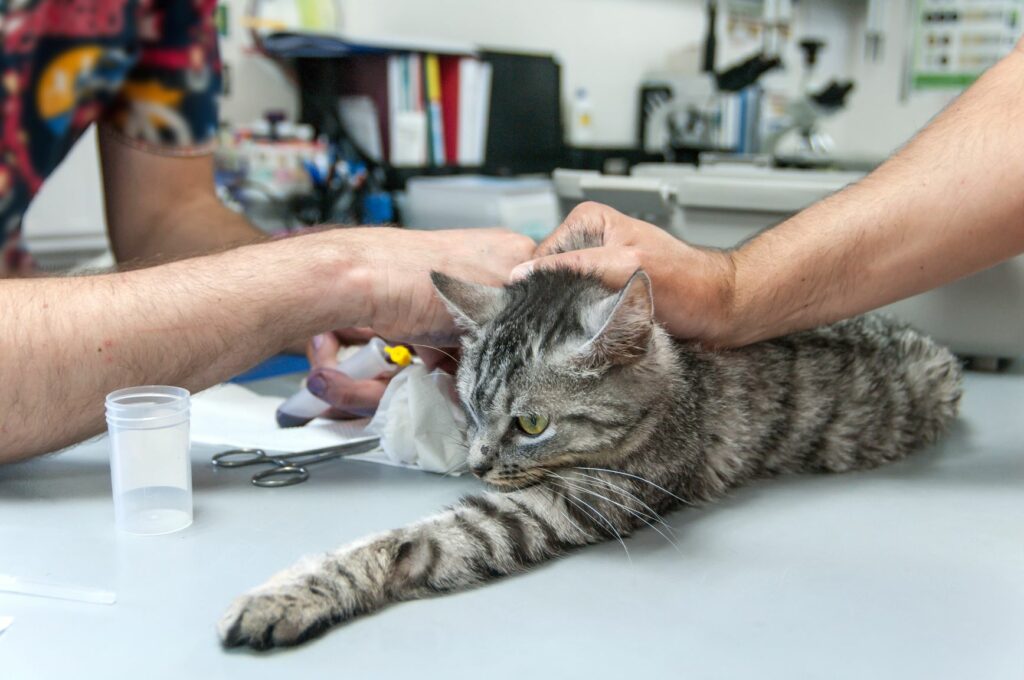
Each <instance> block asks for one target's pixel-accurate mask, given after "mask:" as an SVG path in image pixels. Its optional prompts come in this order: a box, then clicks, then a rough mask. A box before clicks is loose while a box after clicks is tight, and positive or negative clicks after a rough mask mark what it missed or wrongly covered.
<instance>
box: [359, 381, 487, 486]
mask: <svg viewBox="0 0 1024 680" xmlns="http://www.w3.org/2000/svg"><path fill="white" fill-rule="evenodd" d="M465 425H466V420H465V416H464V415H463V413H462V409H461V408H460V407H459V401H458V397H457V396H456V394H455V378H454V376H451V375H449V374H448V373H445V372H444V371H434V372H433V373H428V372H427V369H426V368H425V367H424V366H422V365H421V364H414V365H412V366H409V367H408V368H406V369H405V370H403V371H402V372H401V373H399V374H398V375H396V376H395V377H394V378H392V379H391V383H390V384H389V385H388V387H387V389H386V390H385V391H384V396H383V397H381V400H380V405H379V406H378V407H377V413H376V415H374V416H373V420H371V421H370V424H369V425H367V426H366V429H367V431H368V432H372V433H374V434H376V435H377V436H379V437H380V445H381V448H382V449H383V450H384V453H385V454H387V456H388V458H390V459H391V460H392V461H394V462H396V463H402V464H405V465H413V466H416V467H419V468H421V469H423V470H427V471H430V472H440V473H450V474H458V473H459V472H461V471H462V469H463V468H464V467H465V464H466V458H467V456H468V450H467V449H466V445H465V438H464V435H463V431H464V430H465Z"/></svg>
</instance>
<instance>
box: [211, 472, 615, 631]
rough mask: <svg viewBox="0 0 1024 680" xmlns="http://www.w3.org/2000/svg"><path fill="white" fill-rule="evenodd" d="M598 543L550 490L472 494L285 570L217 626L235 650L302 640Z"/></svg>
mask: <svg viewBox="0 0 1024 680" xmlns="http://www.w3.org/2000/svg"><path fill="white" fill-rule="evenodd" d="M570 510H571V508H570ZM597 540H601V534H600V531H599V530H598V529H596V528H595V527H594V526H593V525H591V524H590V523H589V522H587V521H586V519H585V518H580V517H578V516H577V517H574V516H573V515H572V514H571V513H570V512H567V508H566V507H565V504H564V499H563V498H562V497H561V496H559V495H557V494H555V493H553V492H551V491H550V490H549V489H547V488H544V487H535V488H532V489H527V490H524V491H516V492H512V493H508V494H492V493H488V494H484V495H481V496H472V497H469V498H466V499H464V500H463V501H462V502H461V503H460V504H459V505H458V506H456V507H454V508H452V509H451V510H448V511H446V512H444V513H442V514H440V515H437V516H435V517H432V518H430V519H427V520H424V521H422V522H419V523H417V524H413V525H411V526H409V527H406V528H403V529H396V530H395V531H390V532H387V533H384V534H379V535H377V536H374V537H371V538H368V539H365V540H363V541H361V542H359V543H356V544H353V545H351V546H346V547H343V548H341V549H340V550H338V551H335V552H332V553H328V554H327V555H324V556H321V557H318V558H314V559H307V560H306V561H304V562H300V563H299V564H297V565H295V566H294V567H292V568H290V569H288V570H286V571H283V572H281V573H279V574H277V575H276V576H274V577H273V578H272V579H271V580H270V581H268V582H267V583H265V584H264V585H262V586H260V587H258V588H256V589H255V590H252V591H250V592H249V593H247V594H245V595H243V596H242V597H240V598H238V599H237V600H236V601H235V602H234V603H233V604H232V605H231V607H230V608H229V609H228V611H227V613H226V614H225V615H224V617H223V618H222V619H221V622H220V625H219V626H218V632H219V634H220V638H221V642H222V643H223V644H224V645H225V646H229V647H234V646H242V645H248V646H250V647H253V648H254V649H268V648H270V647H283V646H291V645H296V644H299V643H301V642H304V641H306V640H308V639H310V638H311V637H314V636H316V635H318V634H319V633H321V632H323V631H325V630H326V629H328V628H329V627H331V626H332V625H335V624H337V623H341V622H344V621H347V620H349V619H351V618H354V617H355V616H358V615H360V614H365V613H370V612H372V611H374V610H376V609H379V608H381V607H383V606H385V605H387V604H389V603H392V602H399V601H403V600H411V599H417V598H422V597H427V596H430V595H436V594H438V593H444V592H450V591H454V590H461V589H464V588H469V587H472V586H475V585H478V584H480V583H483V582H485V581H489V580H492V579H494V578H498V577H501V576H504V575H507V574H511V573H515V572H518V571H522V570H523V569H525V568H526V567H527V566H529V565H530V564H534V563H536V562H539V561H542V560H545V559H549V558H551V557H553V556H556V555H558V554H560V553H562V552H564V551H565V550H566V549H568V548H570V547H572V546H577V545H583V544H586V543H592V542H595V541H597Z"/></svg>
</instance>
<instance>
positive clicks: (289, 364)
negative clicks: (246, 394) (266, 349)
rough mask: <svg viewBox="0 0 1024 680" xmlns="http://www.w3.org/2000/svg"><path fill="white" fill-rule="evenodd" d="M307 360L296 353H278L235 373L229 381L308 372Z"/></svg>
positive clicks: (249, 380) (238, 381)
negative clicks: (239, 372) (242, 371)
mask: <svg viewBox="0 0 1024 680" xmlns="http://www.w3.org/2000/svg"><path fill="white" fill-rule="evenodd" d="M309 368H310V366H309V360H308V359H306V357H300V356H298V355H296V354H278V355H276V356H272V357H270V358H269V359H267V360H266V361H264V362H263V363H261V364H257V365H256V366H254V367H252V368H250V369H249V370H248V371H246V372H245V373H242V374H241V375H237V376H235V377H234V378H232V379H231V380H230V381H229V382H233V383H239V384H241V383H247V382H253V381H254V380H263V379H264V378H273V377H275V376H278V375H288V374H289V373H309Z"/></svg>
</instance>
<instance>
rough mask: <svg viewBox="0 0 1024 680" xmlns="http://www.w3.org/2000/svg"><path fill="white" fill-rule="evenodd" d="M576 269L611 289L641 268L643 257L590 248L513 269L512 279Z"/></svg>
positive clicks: (630, 251)
mask: <svg viewBox="0 0 1024 680" xmlns="http://www.w3.org/2000/svg"><path fill="white" fill-rule="evenodd" d="M557 268H563V269H575V270H576V271H578V272H584V273H588V274H596V275H597V276H599V277H601V281H603V282H604V284H605V285H606V286H608V287H609V288H621V287H622V286H624V285H626V282H627V281H629V277H631V276H633V274H634V273H636V270H637V269H640V258H639V257H638V255H637V252H636V251H635V250H634V249H633V248H588V249H586V250H573V251H571V252H568V253H559V254H558V255H549V256H547V257H540V258H537V259H535V260H530V261H529V262H524V263H523V264H521V265H519V266H518V267H516V268H515V269H513V270H512V275H511V280H512V281H518V280H520V279H524V278H526V277H527V276H529V275H530V274H531V273H533V272H534V271H535V270H538V269H557Z"/></svg>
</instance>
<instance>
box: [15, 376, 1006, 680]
mask: <svg viewBox="0 0 1024 680" xmlns="http://www.w3.org/2000/svg"><path fill="white" fill-rule="evenodd" d="M211 453H212V451H211V450H210V449H208V448H204V447H197V448H196V449H195V451H194V457H193V465H194V468H193V469H194V473H193V474H194V480H195V481H194V483H195V513H196V514H195V524H194V525H193V526H192V527H190V528H189V529H187V530H185V531H183V532H180V533H177V534H172V535H168V536H160V537H133V536H128V535H119V534H118V533H116V532H115V530H114V526H113V516H112V508H111V498H110V487H109V474H108V466H107V449H106V442H105V440H102V439H101V440H96V441H93V442H89V443H86V444H84V445H81V446H79V447H77V448H75V449H72V450H70V451H67V452H65V453H62V454H59V455H55V456H50V457H46V458H43V459H40V460H36V461H32V462H28V463H24V464H19V465H13V466H8V467H2V468H0V573H3V572H7V573H12V572H13V573H16V574H18V575H21V576H35V577H37V578H47V579H53V580H61V581H70V582H75V583H79V584H82V585H90V586H93V587H103V588H109V589H111V590H114V591H116V592H117V596H118V601H117V604H115V605H112V606H103V605H90V604H78V603H72V602H62V601H57V600H46V599H39V598H32V597H24V596H15V595H3V594H0V617H2V616H4V615H12V616H14V617H15V621H14V624H13V625H12V626H11V628H10V629H9V630H7V632H5V633H3V634H0V677H2V678H4V679H5V680H15V679H21V678H31V679H37V678H38V679H43V678H92V677H96V678H105V679H106V678H126V677H131V678H144V679H145V680H157V679H158V678H222V677H223V678H245V679H246V680H249V679H256V678H281V677H288V678H293V677H294V678H314V677H325V676H328V675H330V676H331V677H352V678H488V679H491V678H493V679H499V678H521V677H527V676H526V675H525V674H529V676H528V677H544V678H546V677H552V678H555V677H557V678H576V677H588V678H627V677H639V678H667V677H680V678H682V677H685V678H759V679H765V678H780V679H781V678H784V679H786V680H792V679H795V678H831V679H838V678H857V679H863V678H872V679H878V678H899V679H901V680H905V679H909V678H929V679H930V680H934V679H936V678H985V679H987V680H995V679H1001V678H1013V679H1014V680H1019V679H1020V678H1024V376H1021V375H1001V376H994V375H980V374H971V375H969V377H968V380H967V391H966V397H965V400H964V404H963V415H962V417H961V420H960V422H959V423H958V424H957V426H956V428H955V430H954V432H953V433H952V435H951V436H949V437H948V438H947V439H946V440H945V441H944V442H943V443H942V444H941V445H940V446H938V447H936V449H935V450H932V451H929V452H926V453H924V454H923V455H919V456H917V457H915V458H914V459H912V460H910V461H906V462H904V463H900V464H897V465H893V466H890V467H888V468H885V469H881V470H877V471H873V472H869V473H863V474H853V475H846V476H820V477H799V478H789V479H784V480H770V481H765V482H762V483H758V484H756V485H754V486H752V487H749V488H746V489H743V490H740V491H738V492H736V493H735V494H733V495H732V496H731V497H730V498H729V499H728V500H726V501H724V502H721V503H718V504H717V505H714V506H709V507H707V508H704V509H701V510H697V511H682V512H678V513H676V514H674V515H672V516H671V517H670V519H669V521H670V523H671V524H672V525H673V526H674V527H675V529H676V531H677V542H678V544H679V551H677V550H676V549H675V548H673V547H671V546H670V545H668V544H667V543H666V542H665V541H664V540H663V539H661V538H660V537H659V536H658V535H657V534H655V533H654V532H653V531H650V530H647V531H644V532H641V533H639V534H638V535H637V536H635V537H634V538H633V539H631V540H629V541H627V543H628V545H629V549H630V553H631V554H632V562H630V561H628V560H627V559H626V557H625V555H624V553H623V551H622V547H621V546H619V545H618V544H617V543H615V544H608V545H603V546H597V547H594V548H591V549H588V550H584V551H582V552H580V553H578V554H575V555H573V556H571V557H569V558H567V559H564V560H562V561H560V562H557V563H553V564H550V565H547V566H544V567H542V568H540V569H538V570H537V571H536V572H534V573H531V574H527V575H524V576H520V577H517V578H512V579H508V580H506V581H503V582H501V583H497V584H494V585H491V586H487V587H485V588H482V589H479V590H476V591H473V592H468V593H462V594H458V595H454V596H449V597H442V598H437V599H434V600H430V601H424V602H413V603H407V604H402V605H397V606H393V607H390V608H388V609H386V610H385V611H383V612H381V613H379V614H376V615H374V616H370V617H367V618H364V619H361V620H357V621H355V622H354V623H351V624H349V625H347V626H345V627H342V628H338V629H335V630H334V631H332V632H330V633H329V634H327V635H326V636H325V637H324V638H321V639H319V640H316V641H314V642H312V643H310V644H307V645H305V646H303V647H300V648H297V649H294V650H290V651H285V652H278V653H272V654H262V655H261V654H257V653H252V652H246V651H232V652H225V651H224V650H222V649H221V648H220V646H219V645H218V643H217V640H216V637H215V634H214V623H215V622H216V621H217V619H218V618H219V616H220V614H221V612H222V611H223V610H224V608H225V606H226V605H227V604H228V603H229V602H230V601H231V599H232V598H233V597H234V596H236V595H237V594H239V593H241V592H242V591H243V590H245V589H248V588H250V587H252V586H255V585H257V584H259V583H260V582H262V581H263V580H264V579H266V578H267V577H268V576H270V574H271V573H273V572H274V571H276V570H277V569H279V568H282V567H285V566H287V565H288V564H290V563H291V562H293V561H294V560H295V559H296V558H298V557H299V556H300V555H303V554H307V553H312V552H317V551H321V550H325V549H327V548H331V547H333V546H336V545H339V544H341V543H343V542H346V541H350V540H352V539H356V538H359V537H360V536H362V535H364V534H366V533H368V532H372V531H377V530H381V529H385V528H388V527H393V526H397V525H400V524H403V523H406V522H409V521H412V520H415V519H417V518H419V517H421V516H423V515H425V514H427V513H430V512H432V511H434V510H437V509H438V508H440V507H441V506H443V505H445V504H447V503H451V502H453V501H454V500H455V499H456V498H458V497H459V495H461V494H462V493H465V492H467V491H471V490H473V489H475V488H477V484H476V482H475V481H474V480H473V479H470V478H461V479H453V478H440V477H436V476H433V475H429V474H425V473H419V472H415V471H407V470H400V469H394V468H386V467H382V466H377V465H374V464H371V463H357V462H352V461H338V462H334V463H329V464H327V465H321V466H317V467H316V468H315V469H314V470H313V473H312V478H311V479H310V481H309V482H307V483H306V484H302V485H298V486H295V487H291V488H285V489H258V488H255V487H252V486H250V485H249V483H248V482H249V475H250V474H251V469H249V470H214V469H213V468H212V467H211V466H210V464H209V457H210V454H211Z"/></svg>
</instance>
